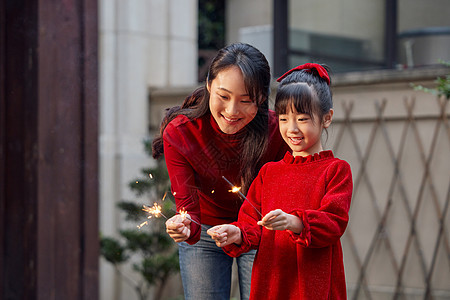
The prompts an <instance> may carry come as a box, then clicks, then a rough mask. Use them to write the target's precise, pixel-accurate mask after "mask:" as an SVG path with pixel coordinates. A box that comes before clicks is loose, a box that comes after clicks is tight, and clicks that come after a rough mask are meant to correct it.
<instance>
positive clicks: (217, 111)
mask: <svg viewBox="0 0 450 300" xmlns="http://www.w3.org/2000/svg"><path fill="white" fill-rule="evenodd" d="M207 88H208V91H209V93H210V98H209V109H210V111H211V114H212V116H213V117H214V120H216V122H217V124H218V125H219V128H220V130H221V131H222V132H224V133H226V134H234V133H236V132H238V131H239V130H241V129H242V128H244V127H245V126H246V125H247V124H248V123H250V122H251V121H252V120H253V118H254V117H255V116H256V113H257V112H258V106H257V105H256V102H255V101H253V100H252V99H250V96H249V94H248V92H247V89H246V88H245V85H244V77H243V76H242V72H241V70H240V69H239V68H238V67H236V66H232V67H230V68H227V69H225V70H223V71H221V72H220V73H219V74H218V75H217V77H216V78H215V79H214V80H213V81H212V82H211V85H208V86H207Z"/></svg>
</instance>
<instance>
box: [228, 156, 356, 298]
mask: <svg viewBox="0 0 450 300" xmlns="http://www.w3.org/2000/svg"><path fill="white" fill-rule="evenodd" d="M352 189H353V184H352V175H351V170H350V166H349V164H348V163H347V162H345V161H343V160H340V159H337V158H334V156H333V153H332V152H331V151H322V152H320V153H319V154H314V155H313V156H311V155H310V156H307V157H300V156H298V157H293V156H292V155H291V154H290V153H287V154H286V155H285V157H284V159H283V160H282V161H279V162H275V163H267V164H266V165H264V166H263V167H262V168H261V171H260V173H259V174H258V176H257V177H256V179H255V181H254V182H253V183H252V186H251V187H250V190H249V192H248V199H249V201H251V202H252V203H253V204H254V206H255V207H256V208H257V209H258V210H260V211H261V213H262V215H263V216H264V215H265V214H267V213H268V212H270V211H271V210H274V209H277V208H279V209H281V210H283V211H284V212H286V213H290V214H294V215H296V216H298V217H299V218H300V219H301V220H302V222H303V225H304V229H303V231H302V232H301V233H300V234H298V235H297V234H294V233H293V232H291V231H287V230H286V231H280V230H267V229H265V228H263V227H262V226H258V225H256V222H257V221H258V220H260V219H261V218H260V216H259V214H258V213H257V212H256V210H255V208H253V207H252V206H251V205H250V204H249V203H248V202H247V201H246V202H244V204H243V205H242V207H241V210H240V212H239V220H238V222H236V223H234V224H235V225H237V226H238V227H240V228H241V231H242V240H243V242H242V244H241V245H240V246H237V245H236V244H233V245H230V246H226V247H224V248H223V249H224V250H225V252H227V253H228V254H229V255H230V256H238V255H240V254H242V253H243V252H247V251H248V250H250V249H258V253H257V255H256V258H255V262H254V264H253V273H252V283H251V294H250V299H255V300H256V299H257V300H259V299H283V300H287V299H318V300H322V299H346V286H345V275H344V264H343V257H342V248H341V244H340V237H341V236H342V234H343V233H344V231H345V228H346V226H347V222H348V211H349V208H350V200H351V197H352Z"/></svg>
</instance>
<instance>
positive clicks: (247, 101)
mask: <svg viewBox="0 0 450 300" xmlns="http://www.w3.org/2000/svg"><path fill="white" fill-rule="evenodd" d="M241 102H242V103H245V104H248V103H253V101H252V100H249V99H247V100H242V101H241Z"/></svg>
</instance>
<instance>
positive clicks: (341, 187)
mask: <svg viewBox="0 0 450 300" xmlns="http://www.w3.org/2000/svg"><path fill="white" fill-rule="evenodd" d="M326 180H327V184H326V191H325V195H324V197H323V198H322V201H321V205H320V207H319V209H317V210H297V211H293V212H291V213H292V214H294V215H297V216H298V217H299V218H300V219H301V220H302V222H303V225H304V229H303V231H302V232H301V233H300V234H295V233H293V232H291V231H289V233H290V235H291V238H292V239H293V240H294V241H295V242H296V243H299V244H301V245H302V246H304V247H312V248H321V247H327V246H329V245H331V244H334V243H336V242H337V241H338V240H339V239H340V237H341V236H342V235H343V234H344V231H345V229H346V227H347V223H348V212H349V209H350V202H351V198H352V190H353V182H352V174H351V170H350V165H349V164H348V163H347V162H345V161H342V160H341V161H339V162H338V163H336V164H333V165H332V166H330V168H329V170H328V171H327V175H326Z"/></svg>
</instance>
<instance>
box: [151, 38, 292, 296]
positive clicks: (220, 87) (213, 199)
mask: <svg viewBox="0 0 450 300" xmlns="http://www.w3.org/2000/svg"><path fill="white" fill-rule="evenodd" d="M270 79H271V77H270V68H269V64H268V63H267V60H266V58H265V57H264V55H263V54H262V53H261V52H260V51H258V50H257V49H256V48H254V47H252V46H250V45H248V44H242V43H237V44H231V45H229V46H227V47H225V48H223V49H221V50H219V52H218V54H217V55H216V57H215V58H214V59H213V61H212V62H211V65H210V67H209V70H208V76H207V78H206V84H205V86H204V87H201V88H199V89H197V90H196V91H194V93H193V94H192V95H191V96H189V97H187V98H186V100H185V102H184V103H183V106H182V107H178V108H172V109H171V110H169V112H168V115H167V117H166V119H165V120H164V122H163V124H162V126H161V136H160V137H158V138H156V139H155V140H154V143H153V146H154V148H153V150H154V151H153V156H154V157H155V158H157V157H159V156H161V155H162V154H164V156H165V160H166V165H167V169H168V172H169V177H170V183H171V188H172V193H173V195H174V197H175V201H176V206H177V210H180V209H182V210H185V211H187V212H188V214H189V216H190V218H189V219H188V218H182V217H180V215H176V216H174V217H172V218H170V219H169V220H168V221H167V222H166V231H167V233H168V234H169V235H170V236H171V237H172V238H173V240H174V241H175V242H178V243H179V257H180V273H181V278H182V281H183V288H184V296H185V299H187V300H189V299H195V300H200V299H230V286H231V269H232V268H231V267H232V265H233V260H234V259H233V258H232V257H229V256H228V255H227V254H225V253H224V252H223V251H222V249H220V248H217V247H216V245H215V243H214V242H213V241H212V240H211V239H210V238H209V236H208V235H207V234H206V232H205V231H204V230H202V228H209V227H211V226H214V225H218V224H223V223H231V222H234V221H236V220H237V216H238V213H239V208H240V206H241V204H242V200H241V199H240V198H239V196H238V195H236V194H233V193H230V192H228V186H227V184H226V182H225V181H224V180H223V179H222V176H225V177H226V178H228V179H229V180H232V181H233V182H239V183H240V184H242V187H243V190H244V192H245V191H246V190H247V189H248V188H249V186H250V184H251V182H252V181H253V179H254V178H255V177H256V175H257V174H258V171H259V169H260V168H261V167H262V166H263V165H264V164H265V163H266V162H268V161H275V160H279V159H281V158H282V157H283V155H284V153H285V152H286V150H287V149H288V147H287V145H286V143H284V141H283V139H282V138H281V135H280V132H279V130H278V123H277V118H276V115H275V113H274V112H273V111H269V109H268V96H269V91H270ZM190 219H192V220H194V222H191V221H190ZM199 224H202V226H200V225H199ZM254 253H255V251H252V252H249V253H245V254H242V255H240V256H238V257H237V259H236V263H237V266H238V274H239V287H240V292H241V299H248V298H249V294H250V276H251V270H252V264H253V259H254Z"/></svg>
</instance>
